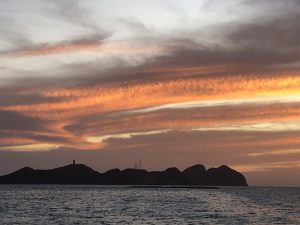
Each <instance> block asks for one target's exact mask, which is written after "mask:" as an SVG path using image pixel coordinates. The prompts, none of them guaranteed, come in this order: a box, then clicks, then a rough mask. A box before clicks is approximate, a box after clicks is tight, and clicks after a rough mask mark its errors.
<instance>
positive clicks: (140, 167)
mask: <svg viewBox="0 0 300 225" xmlns="http://www.w3.org/2000/svg"><path fill="white" fill-rule="evenodd" d="M139 169H140V170H141V169H142V160H141V159H140V163H139Z"/></svg>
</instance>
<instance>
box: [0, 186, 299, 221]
mask: <svg viewBox="0 0 300 225" xmlns="http://www.w3.org/2000/svg"><path fill="white" fill-rule="evenodd" d="M246 223H251V224H300V189H299V188H251V187H248V188H236V187H235V188H233V187H232V188H221V189H216V190H214V189H209V190H205V189H199V190H198V189H160V188H158V189H157V188H155V189H150V188H149V189H143V188H139V189H132V188H126V187H118V188H117V187H103V186H54V185H52V186H51V185H48V186H47V185H43V186H30V185H24V186H21V185H19V186H18V185H1V186H0V224H246Z"/></svg>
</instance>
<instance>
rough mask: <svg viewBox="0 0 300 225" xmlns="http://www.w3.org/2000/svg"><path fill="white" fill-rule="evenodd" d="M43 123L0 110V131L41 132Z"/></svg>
mask: <svg viewBox="0 0 300 225" xmlns="http://www.w3.org/2000/svg"><path fill="white" fill-rule="evenodd" d="M42 124H43V121H41V120H39V119H36V118H31V117H28V116H24V115H22V114H19V113H16V112H11V111H3V110H0V129H1V130H19V131H22V130H23V131H33V130H36V131H40V130H43V129H44V128H43V126H42Z"/></svg>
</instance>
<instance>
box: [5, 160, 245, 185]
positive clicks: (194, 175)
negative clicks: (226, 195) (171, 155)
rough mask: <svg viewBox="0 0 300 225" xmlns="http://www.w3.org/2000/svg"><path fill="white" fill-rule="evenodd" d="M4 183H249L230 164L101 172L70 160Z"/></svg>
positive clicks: (24, 172)
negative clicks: (216, 166) (68, 163)
mask: <svg viewBox="0 0 300 225" xmlns="http://www.w3.org/2000/svg"><path fill="white" fill-rule="evenodd" d="M0 184H101V185H189V186H195V185H200V186H201V185H202V186H204V185H205V186H248V184H247V181H246V179H245V177H244V176H243V175H242V174H241V173H239V172H237V171H235V170H233V169H231V168H229V167H228V166H225V165H223V166H220V167H218V168H211V169H208V170H206V169H205V167H204V166H203V165H200V164H198V165H194V166H191V167H188V168H187V169H185V170H184V171H183V172H181V171H180V170H178V169H177V168H175V167H172V168H168V169H166V170H164V171H151V172H148V171H146V170H142V169H125V170H120V169H111V170H108V171H107V172H105V173H99V172H97V171H95V170H93V169H91V168H90V167H87V166H86V165H83V164H70V165H67V166H63V167H59V168H55V169H49V170H39V169H36V170H35V169H32V168H30V167H24V168H22V169H20V170H17V171H15V172H13V173H10V174H7V175H4V176H0Z"/></svg>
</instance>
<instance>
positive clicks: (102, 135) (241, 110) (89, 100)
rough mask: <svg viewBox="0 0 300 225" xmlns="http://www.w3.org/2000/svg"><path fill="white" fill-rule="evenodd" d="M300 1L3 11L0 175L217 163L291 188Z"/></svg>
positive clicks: (113, 0)
mask: <svg viewBox="0 0 300 225" xmlns="http://www.w3.org/2000/svg"><path fill="white" fill-rule="evenodd" d="M299 21H300V1H299V0H286V1H282V0H223V1H221V0H219V1H217V0H184V1H183V0H151V1H149V0H126V1H122V0H107V1H105V0H88V1H86V0H26V1H20V0H9V1H6V0H0V175H3V174H6V173H8V172H12V171H14V170H16V169H19V168H21V167H23V166H30V167H33V168H41V169H46V168H47V169H48V168H53V167H56V166H62V165H65V164H69V163H71V162H72V160H73V159H76V161H78V162H79V163H85V164H87V165H89V166H91V167H92V168H94V169H96V170H99V171H101V172H104V171H106V170H108V169H111V168H115V167H119V168H127V167H132V166H133V164H134V163H135V162H136V161H138V160H140V159H141V160H142V163H143V168H145V169H147V170H161V169H165V168H167V167H171V166H176V167H178V168H179V169H181V170H182V169H184V168H186V167H187V166H190V165H192V164H196V163H200V164H204V165H205V166H206V167H207V168H209V167H216V166H220V165H222V164H226V165H229V166H230V167H232V168H234V169H236V170H238V171H240V172H242V173H243V174H244V175H245V176H246V178H247V180H248V183H249V184H250V185H276V186H300V175H299V174H300V26H299Z"/></svg>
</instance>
